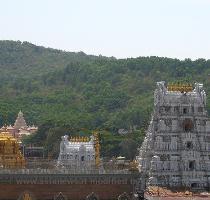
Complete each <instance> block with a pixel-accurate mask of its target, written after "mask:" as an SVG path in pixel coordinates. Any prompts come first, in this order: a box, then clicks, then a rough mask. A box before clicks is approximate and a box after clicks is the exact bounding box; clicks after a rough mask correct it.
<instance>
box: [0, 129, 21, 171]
mask: <svg viewBox="0 0 210 200" xmlns="http://www.w3.org/2000/svg"><path fill="white" fill-rule="evenodd" d="M19 148H20V146H19V143H18V141H17V139H16V138H14V137H13V136H12V135H11V134H10V133H9V132H8V131H7V130H6V128H5V130H4V131H2V132H0V168H6V169H8V168H9V169H11V168H12V169H20V168H24V167H25V159H24V157H23V155H22V154H21V152H20V150H19Z"/></svg>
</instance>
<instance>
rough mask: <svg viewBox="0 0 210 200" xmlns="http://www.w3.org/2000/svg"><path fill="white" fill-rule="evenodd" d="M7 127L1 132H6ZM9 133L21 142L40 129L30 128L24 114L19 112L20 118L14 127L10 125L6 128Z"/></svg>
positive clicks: (18, 117)
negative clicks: (24, 137) (23, 138)
mask: <svg viewBox="0 0 210 200" xmlns="http://www.w3.org/2000/svg"><path fill="white" fill-rule="evenodd" d="M4 128H5V127H2V128H1V129H0V131H1V130H2V131H3V130H4ZM6 128H7V131H8V132H9V133H11V134H12V135H13V136H14V137H15V138H18V139H19V140H21V139H22V137H23V136H29V135H31V134H33V133H35V132H36V131H37V130H38V127H36V126H34V125H33V126H28V125H27V123H26V121H25V119H24V116H23V113H22V112H21V111H19V113H18V116H17V118H16V120H15V123H14V126H12V125H9V126H7V127H6Z"/></svg>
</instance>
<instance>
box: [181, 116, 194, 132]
mask: <svg viewBox="0 0 210 200" xmlns="http://www.w3.org/2000/svg"><path fill="white" fill-rule="evenodd" d="M182 126H183V130H184V131H185V132H190V131H192V130H193V122H192V120H191V119H185V120H184V121H183V123H182Z"/></svg>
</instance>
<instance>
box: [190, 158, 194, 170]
mask: <svg viewBox="0 0 210 200" xmlns="http://www.w3.org/2000/svg"><path fill="white" fill-rule="evenodd" d="M194 169H195V161H194V160H193V161H189V170H194Z"/></svg>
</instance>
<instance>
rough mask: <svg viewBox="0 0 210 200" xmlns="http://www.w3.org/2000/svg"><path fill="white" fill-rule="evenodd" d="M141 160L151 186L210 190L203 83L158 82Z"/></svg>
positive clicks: (209, 135)
mask: <svg viewBox="0 0 210 200" xmlns="http://www.w3.org/2000/svg"><path fill="white" fill-rule="evenodd" d="M137 159H138V162H139V170H140V172H141V173H143V174H144V175H145V177H146V180H147V184H148V185H158V186H169V187H180V186H181V187H182V186H183V187H189V188H196V189H199V188H203V189H204V188H209V183H210V119H209V118H208V115H207V111H206V93H205V91H204V89H203V84H199V83H195V85H194V87H193V86H192V85H189V84H168V85H167V86H166V84H165V82H158V83H157V88H156V90H155V93H154V113H153V115H152V118H151V122H150V125H149V127H148V130H147V132H146V136H145V139H144V142H143V144H142V146H141V148H140V152H139V156H138V157H137Z"/></svg>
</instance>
